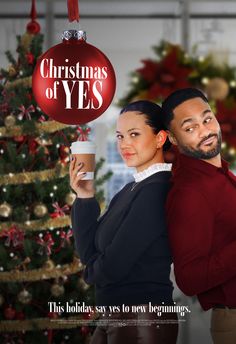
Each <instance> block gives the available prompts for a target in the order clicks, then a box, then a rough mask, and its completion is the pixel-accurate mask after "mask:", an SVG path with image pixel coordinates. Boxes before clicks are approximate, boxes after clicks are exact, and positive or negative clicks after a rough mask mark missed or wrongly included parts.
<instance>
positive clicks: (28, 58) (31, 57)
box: [25, 53, 34, 65]
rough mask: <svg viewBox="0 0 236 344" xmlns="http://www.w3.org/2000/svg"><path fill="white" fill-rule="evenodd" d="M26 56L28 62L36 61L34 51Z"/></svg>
mask: <svg viewBox="0 0 236 344" xmlns="http://www.w3.org/2000/svg"><path fill="white" fill-rule="evenodd" d="M25 57H26V60H27V62H28V64H31V65H32V64H33V63H34V55H33V54H32V53H27V54H26V55H25Z"/></svg>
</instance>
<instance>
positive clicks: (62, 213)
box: [50, 202, 70, 218]
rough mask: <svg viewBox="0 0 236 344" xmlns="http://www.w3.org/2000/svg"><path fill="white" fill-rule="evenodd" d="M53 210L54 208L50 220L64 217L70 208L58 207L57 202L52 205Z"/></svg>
mask: <svg viewBox="0 0 236 344" xmlns="http://www.w3.org/2000/svg"><path fill="white" fill-rule="evenodd" d="M52 206H53V208H55V210H56V211H55V212H54V213H52V214H50V217H51V218H56V217H60V216H65V215H66V214H65V212H66V211H68V210H69V209H70V208H69V206H68V205H67V204H65V205H64V206H63V207H60V206H59V204H58V202H55V203H53V204H52Z"/></svg>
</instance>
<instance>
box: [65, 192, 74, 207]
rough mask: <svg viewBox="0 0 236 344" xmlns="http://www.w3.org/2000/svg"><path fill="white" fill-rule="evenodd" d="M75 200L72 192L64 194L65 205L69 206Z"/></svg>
mask: <svg viewBox="0 0 236 344" xmlns="http://www.w3.org/2000/svg"><path fill="white" fill-rule="evenodd" d="M75 199H76V194H75V193H74V192H69V193H68V194H66V197H65V201H66V204H68V205H70V206H71V205H72V204H73V203H74V200H75Z"/></svg>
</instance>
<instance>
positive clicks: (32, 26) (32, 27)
mask: <svg viewBox="0 0 236 344" xmlns="http://www.w3.org/2000/svg"><path fill="white" fill-rule="evenodd" d="M30 18H31V22H30V23H28V24H27V28H26V29H27V32H28V33H30V34H33V35H36V34H37V33H39V32H40V29H41V28H40V25H39V23H38V22H37V21H36V20H35V19H36V18H37V13H36V6H35V0H32V6H31V13H30Z"/></svg>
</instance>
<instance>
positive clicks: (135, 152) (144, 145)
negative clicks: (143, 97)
mask: <svg viewBox="0 0 236 344" xmlns="http://www.w3.org/2000/svg"><path fill="white" fill-rule="evenodd" d="M146 120H147V119H146V117H145V115H142V114H140V113H137V112H136V111H129V112H125V113H123V114H121V115H120V116H119V118H118V120H117V128H116V137H117V147H118V151H119V153H120V155H121V157H122V159H123V160H124V162H125V164H126V165H127V166H128V167H135V168H136V170H137V172H141V171H143V170H145V169H146V168H148V167H149V166H151V165H153V164H155V163H157V162H163V161H162V148H158V145H160V143H159V141H160V135H159V134H154V132H153V129H152V128H151V127H150V126H149V125H148V124H146Z"/></svg>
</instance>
